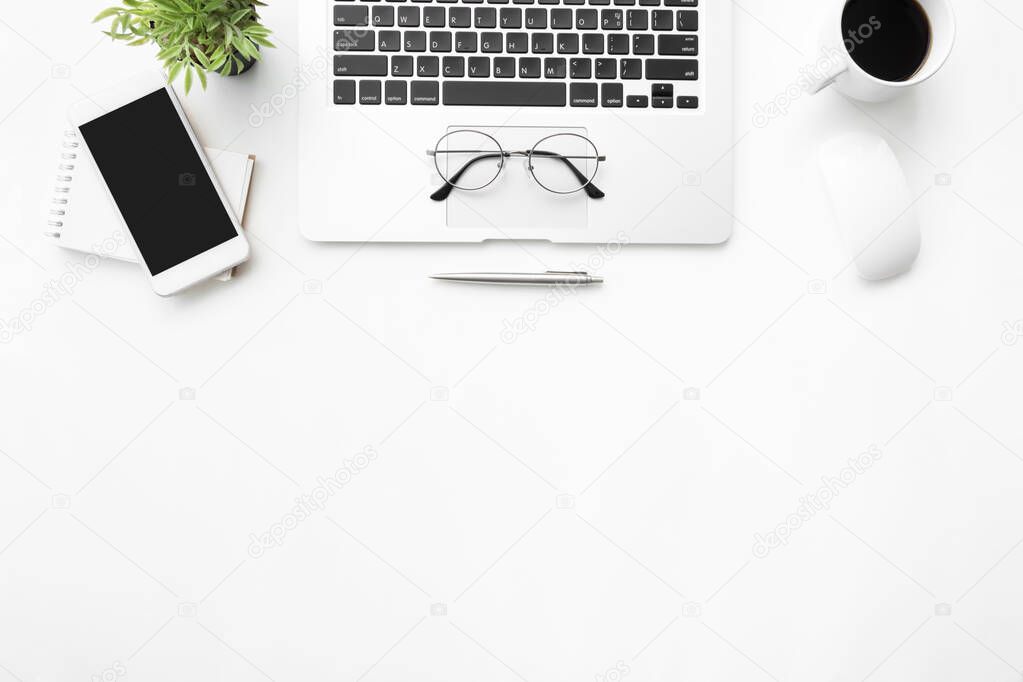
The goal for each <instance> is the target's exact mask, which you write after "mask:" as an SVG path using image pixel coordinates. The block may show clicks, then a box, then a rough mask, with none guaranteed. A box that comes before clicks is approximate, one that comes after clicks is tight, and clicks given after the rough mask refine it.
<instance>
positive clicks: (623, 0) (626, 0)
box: [614, 0, 636, 7]
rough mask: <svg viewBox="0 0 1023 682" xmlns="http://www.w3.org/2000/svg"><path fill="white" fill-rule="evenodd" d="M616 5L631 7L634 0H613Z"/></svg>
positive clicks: (634, 2)
mask: <svg viewBox="0 0 1023 682" xmlns="http://www.w3.org/2000/svg"><path fill="white" fill-rule="evenodd" d="M614 2H615V4H616V5H620V6H625V7H632V6H633V5H635V4H636V0H614Z"/></svg>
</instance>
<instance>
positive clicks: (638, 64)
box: [621, 59, 643, 80]
mask: <svg viewBox="0 0 1023 682" xmlns="http://www.w3.org/2000/svg"><path fill="white" fill-rule="evenodd" d="M642 77H643V60H642V59H623V60H622V73H621V78H622V80H639V79H640V78H642Z"/></svg>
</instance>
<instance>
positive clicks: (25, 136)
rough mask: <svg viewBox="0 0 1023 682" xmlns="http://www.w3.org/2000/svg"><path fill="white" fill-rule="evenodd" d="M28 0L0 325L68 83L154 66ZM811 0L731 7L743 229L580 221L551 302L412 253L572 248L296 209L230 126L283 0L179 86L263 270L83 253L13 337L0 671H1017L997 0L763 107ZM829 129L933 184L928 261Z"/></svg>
mask: <svg viewBox="0 0 1023 682" xmlns="http://www.w3.org/2000/svg"><path fill="white" fill-rule="evenodd" d="M303 1H305V0H303ZM46 4H47V9H46V10H45V12H44V11H42V10H41V9H40V4H39V3H28V2H21V3H4V6H3V7H2V8H0V63H2V64H3V74H4V76H3V85H2V94H0V149H2V155H0V319H3V320H10V319H11V318H14V317H17V316H18V315H20V314H23V311H25V310H29V311H31V310H32V306H33V304H34V303H35V302H36V301H38V300H41V296H43V294H44V292H45V291H46V283H47V282H48V281H49V280H51V279H57V278H59V277H60V276H61V275H62V274H64V273H65V272H66V271H72V272H73V271H74V269H73V266H72V265H71V264H72V263H75V262H79V261H80V260H81V257H80V256H76V255H74V254H71V253H68V252H62V251H61V250H58V249H56V248H54V247H53V246H51V245H50V244H48V243H45V242H44V241H43V239H42V238H41V237H40V234H39V233H40V229H41V220H42V218H41V214H42V208H43V202H44V201H45V199H46V197H47V190H48V187H49V186H50V185H51V183H52V180H53V176H54V162H55V154H56V151H57V144H58V142H59V138H60V131H61V129H62V120H63V116H64V112H65V110H66V107H67V105H69V104H70V103H71V102H73V101H75V100H77V99H79V98H80V97H82V96H83V93H88V92H90V91H95V90H97V89H101V88H103V87H105V86H107V85H109V84H112V83H114V82H116V81H117V80H118V78H120V77H121V76H123V75H124V74H127V73H130V72H132V71H135V70H139V69H141V68H144V67H146V66H148V65H150V63H151V62H150V56H151V51H149V50H148V49H146V48H142V49H131V48H127V47H123V46H120V45H111V44H109V43H108V42H105V41H101V39H100V36H99V34H98V31H99V27H96V26H91V25H90V24H89V20H90V19H91V17H92V16H93V15H94V14H95V13H96V12H97V11H98V10H99V9H100V8H101V7H102V6H103V5H104V2H101V1H95V0H89V1H88V2H71V1H70V0H64V1H63V2H57V3H46ZM816 5H817V2H816V1H815V0H798V1H797V0H790V1H789V2H785V3H780V2H771V1H770V0H741V1H740V2H737V3H736V30H737V32H738V36H739V39H738V84H737V87H738V104H737V106H738V112H739V114H738V119H739V124H738V127H739V135H740V137H739V140H738V143H737V144H736V146H735V148H734V151H733V152H732V153H734V154H735V155H736V156H737V161H738V164H737V165H738V169H739V173H738V202H737V205H736V207H735V215H736V220H737V226H736V232H735V236H734V238H733V239H732V240H731V242H729V243H728V244H727V245H724V246H721V247H715V248H629V249H626V250H625V251H623V252H621V253H618V254H616V255H612V256H610V257H604V258H601V257H599V256H598V258H600V262H599V263H597V266H598V267H597V269H598V270H599V272H600V273H601V274H603V275H604V276H605V277H606V278H607V282H608V283H607V284H606V285H605V286H603V287H601V288H590V289H585V290H580V291H578V292H577V293H576V294H575V295H571V296H567V297H564V298H559V299H555V300H553V301H545V300H544V294H545V292H542V291H537V290H532V289H522V288H501V289H494V288H473V287H469V286H452V285H445V284H443V283H437V282H432V281H429V280H427V279H426V277H425V276H426V275H427V274H428V273H431V272H437V271H457V270H472V269H480V268H487V269H494V270H502V269H504V270H531V269H537V268H541V267H544V266H549V267H554V268H557V267H564V266H566V265H572V264H579V263H584V262H586V261H587V260H588V259H589V258H591V257H592V256H593V255H594V253H595V252H594V251H593V250H592V249H589V248H586V247H573V248H565V247H555V246H550V245H541V244H529V245H524V246H516V245H512V244H488V245H486V246H446V247H437V246H389V247H379V246H365V247H356V246H345V245H333V246H331V245H318V244H311V243H307V242H305V241H303V239H302V238H301V237H300V236H299V234H298V229H297V226H296V224H295V220H294V215H295V202H294V198H293V197H294V196H295V183H296V177H297V176H298V173H297V172H296V164H297V163H298V160H297V159H296V158H295V155H294V154H293V153H292V149H293V145H294V137H295V117H294V111H292V110H291V109H289V108H286V109H285V111H284V113H283V114H282V115H281V116H279V117H275V118H273V119H272V120H270V121H269V122H267V123H266V125H264V126H263V127H261V128H258V129H255V128H252V127H250V126H249V125H248V123H247V119H248V116H249V112H250V110H249V103H256V102H261V101H265V100H267V99H268V98H270V97H271V96H272V95H273V94H274V93H277V92H280V91H281V88H282V86H283V84H284V83H286V82H287V80H288V79H289V78H291V77H292V75H293V70H294V68H295V67H296V65H297V56H296V53H295V52H294V51H293V50H292V49H290V48H293V47H295V44H296V38H295V35H294V17H293V16H292V13H293V9H291V8H290V7H289V4H288V3H285V2H276V3H273V6H272V7H270V8H268V9H267V10H266V11H265V16H266V19H267V21H268V23H269V24H270V25H271V26H272V27H273V28H274V29H275V30H276V31H277V40H278V41H279V43H280V45H281V47H280V49H278V50H274V51H269V52H268V53H267V61H266V62H265V63H263V64H261V65H259V66H258V67H257V68H256V70H255V71H254V72H252V73H251V74H250V75H248V76H245V77H243V78H239V79H235V80H229V81H228V80H221V79H214V80H213V83H212V86H211V89H210V91H209V92H208V93H206V94H201V93H195V94H193V95H192V96H191V97H189V98H188V99H187V108H188V110H189V113H190V116H191V117H192V119H193V123H194V125H195V127H196V129H197V130H198V131H199V133H200V136H201V138H202V141H203V142H204V143H205V144H207V145H212V146H217V147H226V148H230V149H233V150H236V151H241V152H251V153H255V154H256V155H257V156H258V166H257V172H256V176H255V184H254V187H253V194H252V197H251V202H250V205H249V215H248V220H247V225H248V229H249V234H250V235H251V236H252V240H253V244H254V249H255V253H254V257H253V260H252V262H251V264H250V265H248V266H247V267H246V268H245V269H244V270H243V271H242V273H241V274H240V276H239V277H238V278H237V280H236V281H234V282H233V283H231V284H228V285H224V284H210V285H208V286H204V287H201V288H200V289H198V290H197V291H194V292H192V293H189V294H187V295H184V296H181V297H178V298H175V299H173V300H160V299H158V298H157V297H156V296H154V295H153V294H151V293H150V292H149V291H148V290H147V287H146V285H145V282H144V281H143V278H142V276H141V274H140V273H138V272H137V271H136V270H135V269H134V266H132V265H126V264H122V263H104V264H103V265H102V266H101V267H98V268H96V269H95V271H93V272H91V273H89V274H88V275H87V276H83V277H82V278H81V280H82V281H80V282H78V283H77V284H76V286H75V288H74V290H73V292H72V293H71V294H70V295H61V296H59V297H57V298H56V300H52V301H49V302H47V303H43V304H36V306H37V310H36V312H30V313H28V316H29V317H30V318H31V320H32V328H31V330H30V331H28V332H26V333H21V334H17V335H15V336H14V338H13V339H11V340H10V341H9V342H8V343H5V344H3V345H0V680H8V679H9V680H20V681H23V682H34V681H37V680H38V681H42V680H74V679H88V678H90V677H92V678H93V679H96V678H97V677H98V678H100V679H103V680H112V679H114V678H118V679H119V678H120V677H127V678H129V679H134V678H136V677H137V679H140V680H141V679H145V680H180V679H215V680H258V679H261V678H269V679H272V680H276V681H277V682H285V681H291V680H295V681H298V680H311V679H338V680H344V681H353V682H354V681H355V680H370V681H372V680H409V679H417V680H454V679H458V680H462V679H465V680H470V679H471V680H513V679H524V680H528V681H529V682H541V681H550V682H555V681H556V682H563V681H565V680H569V679H579V680H583V679H598V680H603V679H607V680H616V679H619V677H620V673H619V672H615V667H616V665H618V666H622V667H624V668H625V669H627V670H626V673H625V677H626V678H630V677H631V678H634V679H636V680H668V679H671V680H676V679H699V680H711V679H716V680H736V679H744V680H760V679H774V680H783V681H786V682H787V681H795V680H807V681H808V682H809V681H814V682H822V681H831V680H843V681H844V680H857V681H858V680H863V679H868V678H869V679H871V680H876V681H878V682H880V681H882V680H907V679H921V680H924V679H926V680H950V681H951V680H965V679H969V680H978V681H979V680H992V681H998V682H1002V681H1008V680H1018V679H1020V670H1021V669H1023V619H1021V616H1020V614H1021V613H1023V582H1021V581H1020V579H1019V576H1020V575H1021V574H1023V545H1021V541H1023V494H1021V491H1023V421H1021V420H1020V417H1019V415H1020V406H1021V385H1023V381H1021V378H1023V374H1021V372H1023V339H1020V334H1018V333H1017V331H1016V330H1018V329H1019V328H1018V327H1015V328H1014V326H1013V325H1014V324H1015V323H1016V322H1017V321H1018V320H1020V319H1023V298H1021V296H1020V294H1021V292H1023V267H1021V263H1023V243H1021V241H1023V228H1021V227H1020V224H1021V219H1023V201H1021V196H1023V172H1021V171H1020V164H1019V150H1020V149H1021V148H1023V146H1021V145H1023V120H1020V119H1021V112H1023V65H1021V63H1020V60H1019V49H1018V46H1019V44H1020V41H1021V39H1023V9H1021V8H1020V7H1019V6H1018V4H1017V3H1013V2H1012V1H1011V0H990V1H979V0H959V1H958V2H956V6H957V9H958V13H959V22H960V26H959V28H960V38H959V43H958V45H957V48H956V52H955V55H954V57H953V58H952V60H951V62H950V63H949V64H948V66H947V68H946V69H945V70H944V71H943V72H942V73H941V74H940V75H939V76H938V77H937V78H936V79H935V80H933V81H932V82H930V83H929V84H927V85H926V86H924V87H922V88H920V89H919V91H918V92H915V93H913V94H912V95H911V96H910V97H907V98H906V99H903V100H901V101H898V102H896V103H892V104H888V105H882V106H866V105H855V104H852V103H851V102H849V101H846V100H844V99H842V98H841V97H840V96H839V95H837V94H835V93H831V92H829V93H826V94H823V95H821V96H820V97H818V98H809V97H799V98H797V99H796V100H795V101H793V102H792V103H791V106H790V107H789V109H788V113H787V114H786V115H784V116H782V117H779V118H776V119H774V120H771V121H770V122H769V124H768V125H767V126H765V127H756V126H754V124H753V122H752V120H753V114H754V111H755V110H756V106H757V104H765V103H767V102H769V101H771V100H773V99H774V98H775V97H776V96H777V95H778V94H779V93H783V92H785V91H786V89H787V86H788V84H789V83H791V82H792V81H793V80H794V78H795V74H796V72H797V70H798V68H799V67H800V66H801V65H802V64H805V63H807V62H809V61H810V58H811V56H812V50H810V49H808V47H807V41H806V36H807V34H808V32H809V29H810V26H811V22H810V21H809V20H808V19H807V18H806V15H807V13H808V12H810V11H811V10H812V8H814V7H815V6H816ZM289 46H290V47H289ZM849 128H855V129H862V130H868V131H876V132H880V133H882V134H883V135H885V137H887V138H888V140H889V141H890V142H891V144H892V146H893V147H894V148H895V149H896V151H897V153H898V155H899V157H900V158H901V160H902V161H903V163H904V164H905V166H906V168H907V172H908V174H909V176H910V180H911V184H912V186H913V188H914V191H915V192H917V193H918V194H919V201H918V203H917V206H918V208H919V210H920V212H921V215H922V218H923V221H924V223H925V235H924V236H925V245H924V249H923V253H922V255H921V258H920V261H919V263H918V264H917V266H916V268H915V269H914V270H913V272H912V273H911V274H909V275H908V276H906V277H903V278H901V279H898V280H896V281H892V282H888V283H885V284H873V285H871V284H867V283H864V282H862V281H860V280H859V279H858V278H857V277H856V275H855V274H854V273H853V272H852V270H851V269H850V268H848V267H846V259H845V257H844V255H843V252H842V251H841V249H840V248H839V247H838V246H837V244H838V242H837V239H836V238H835V236H834V234H833V225H832V221H831V219H830V217H829V215H828V212H827V208H826V206H825V204H824V203H823V201H822V199H821V193H820V181H819V179H818V178H817V177H816V172H815V163H814V151H815V149H816V147H817V145H818V143H819V142H821V141H822V140H823V139H825V137H826V136H828V135H829V134H830V133H832V132H835V131H839V130H844V129H849ZM649 151H650V153H656V152H655V151H654V150H653V149H652V148H651V150H649ZM941 174H948V176H949V177H950V184H948V183H947V182H936V177H938V176H939V175H941ZM381 181H382V182H384V181H385V180H384V179H381ZM338 191H343V188H338ZM357 200H358V198H357V197H353V201H357ZM385 210H386V207H381V211H385ZM821 287H823V289H824V292H823V293H817V292H819V291H820V290H821ZM518 318H524V319H530V320H532V321H533V324H532V327H533V328H532V329H530V330H529V331H528V332H526V333H523V334H519V335H513V336H511V337H509V336H508V335H505V336H502V331H503V330H504V328H505V322H506V321H509V322H510V321H512V320H516V319H518ZM1007 330H1009V331H1011V332H1012V333H1006V332H1007ZM1017 340H1019V342H1017ZM188 389H193V390H194V400H190V399H187V398H188V397H189V394H188ZM183 390H184V391H185V393H181V391H183ZM182 396H183V397H184V398H185V399H182ZM693 398H698V399H693ZM365 448H371V449H372V451H373V452H374V453H375V459H374V460H372V461H371V462H370V463H369V464H368V465H367V466H366V467H365V468H364V469H363V470H362V471H360V472H359V473H358V474H357V475H355V476H353V477H351V480H350V481H347V482H346V485H345V486H344V487H343V488H342V489H341V490H340V491H337V492H334V493H333V494H331V495H330V497H329V500H328V501H327V503H326V505H325V507H326V508H325V509H323V510H319V511H314V512H313V513H312V514H310V515H309V516H308V518H306V519H303V520H301V521H296V522H295V523H292V521H294V520H295V519H293V518H289V516H288V514H289V513H290V511H291V509H292V507H294V506H295V504H296V503H295V501H294V500H295V498H296V497H298V496H300V495H312V494H318V493H316V488H317V486H318V485H319V483H318V482H317V481H318V477H325V476H329V475H330V474H331V473H332V472H334V471H335V470H336V469H337V468H338V467H339V466H342V464H343V462H344V461H345V460H347V459H351V458H353V457H355V456H356V454H357V453H359V452H361V451H363V450H364V449H365ZM871 448H875V450H873V452H874V453H875V455H874V456H873V457H872V458H871V462H870V466H869V468H861V471H859V472H854V473H852V474H851V475H850V474H849V473H846V474H845V477H846V480H843V481H841V482H840V483H835V482H832V483H830V484H828V483H825V482H822V481H829V480H830V481H833V479H836V478H840V477H841V476H842V475H843V468H844V467H846V466H847V460H849V458H855V457H857V455H859V454H860V453H864V452H867V451H869V450H870V449H871ZM828 485H830V486H831V488H832V489H833V490H834V491H835V493H833V494H832V495H831V497H833V499H830V500H829V504H828V505H827V508H821V509H819V510H817V509H815V510H813V511H812V512H810V513H805V514H804V515H803V516H804V517H806V518H799V516H798V513H799V512H798V510H799V507H800V504H801V502H800V500H801V498H802V497H803V496H805V495H809V494H813V495H817V496H820V495H821V493H820V489H821V488H822V487H824V486H828ZM823 494H824V496H827V493H823ZM562 507H567V508H562ZM793 514H796V515H797V516H795V517H793V516H792V515H793ZM787 522H789V523H790V524H791V527H792V530H791V532H790V534H789V535H790V537H789V538H788V540H787V544H785V545H784V546H780V547H777V548H774V549H770V550H768V551H766V552H765V551H759V552H757V551H755V550H754V545H755V540H754V538H755V536H756V534H758V533H759V534H762V535H764V536H766V535H767V534H768V533H770V532H771V531H772V530H773V529H775V528H776V527H777V526H778V525H779V524H782V525H784V524H786V523H787ZM284 523H286V524H287V525H288V526H290V528H289V529H287V530H286V532H284V534H283V536H282V537H281V544H280V546H273V547H270V548H268V549H266V550H265V551H263V552H262V554H261V556H259V557H256V556H253V555H254V554H257V553H259V552H252V551H250V549H249V546H250V534H257V535H258V534H260V533H263V532H267V531H268V530H269V529H270V528H273V527H275V524H284ZM279 527H280V528H283V526H279ZM279 535H280V533H279ZM765 553H766V556H757V554H761V555H763V554H765ZM437 605H443V606H437ZM445 613H446V615H444V614H445ZM609 671H610V672H609Z"/></svg>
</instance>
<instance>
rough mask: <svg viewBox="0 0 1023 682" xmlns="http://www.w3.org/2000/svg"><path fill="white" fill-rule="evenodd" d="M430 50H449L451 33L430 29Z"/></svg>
mask: <svg viewBox="0 0 1023 682" xmlns="http://www.w3.org/2000/svg"><path fill="white" fill-rule="evenodd" d="M451 9H455V8H454V7H452V8H451ZM430 52H451V33H449V32H448V31H430Z"/></svg>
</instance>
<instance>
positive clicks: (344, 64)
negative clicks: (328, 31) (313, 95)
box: [334, 54, 387, 76]
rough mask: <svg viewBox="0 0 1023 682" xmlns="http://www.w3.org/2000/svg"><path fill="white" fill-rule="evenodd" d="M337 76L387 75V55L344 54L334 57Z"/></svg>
mask: <svg viewBox="0 0 1023 682" xmlns="http://www.w3.org/2000/svg"><path fill="white" fill-rule="evenodd" d="M334 75H335V76H386V75H387V57H386V56H385V55H382V54H381V55H375V54H373V55H370V54H365V55H362V54H360V55H354V54H342V55H337V56H336V57H334Z"/></svg>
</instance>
